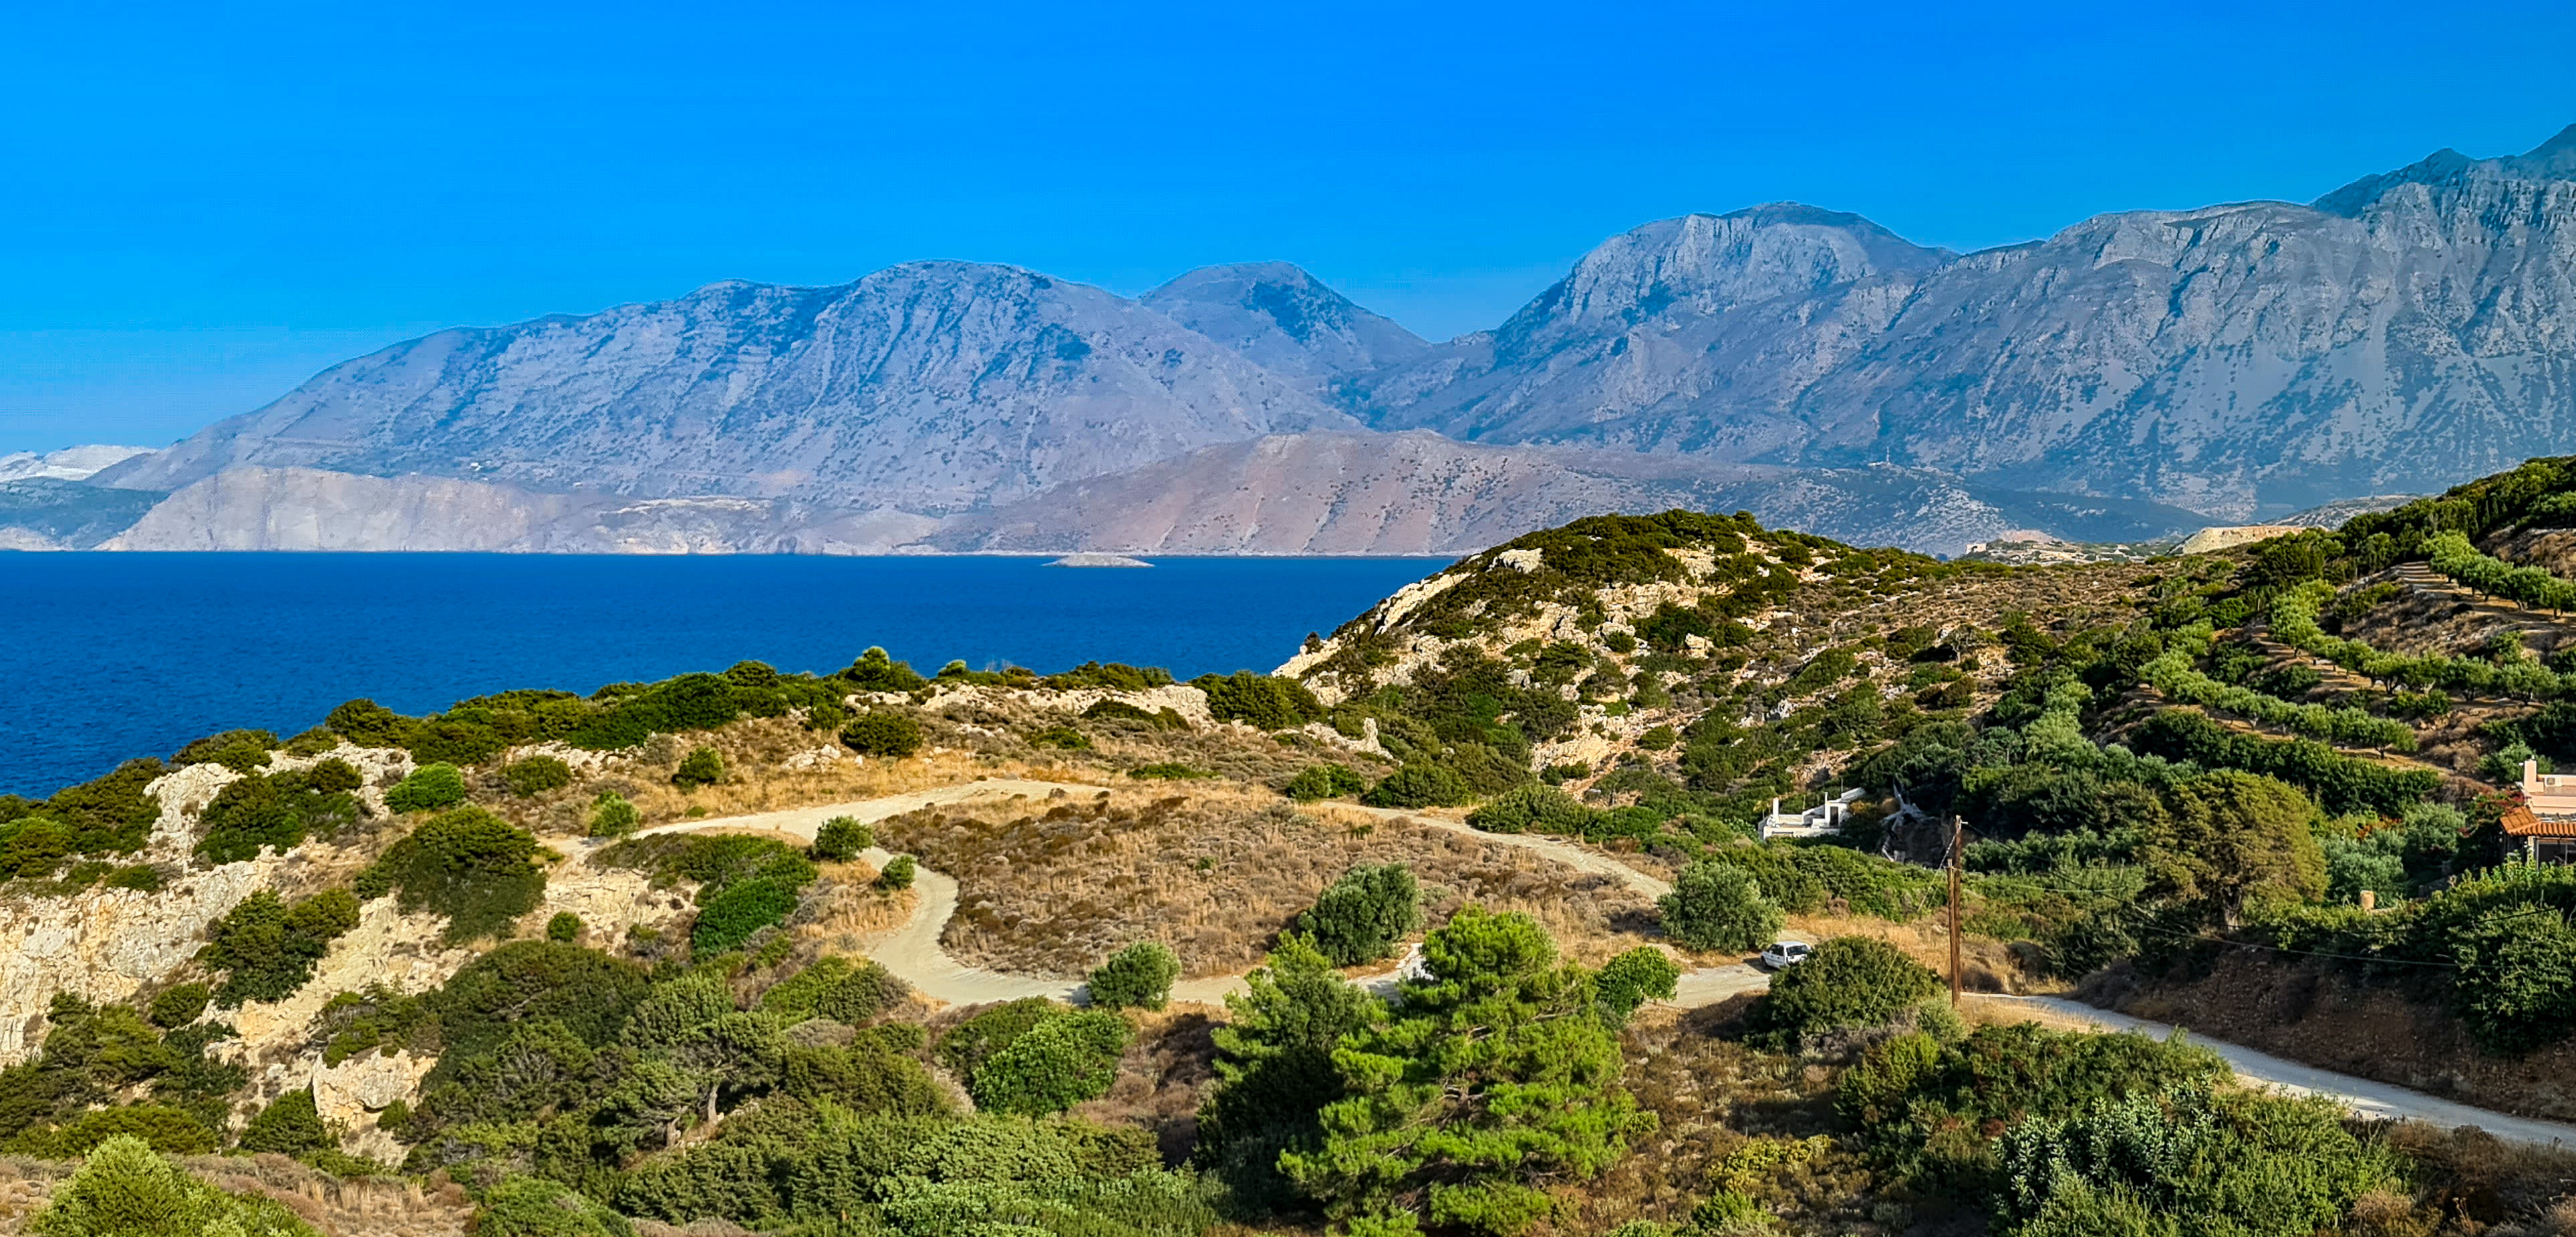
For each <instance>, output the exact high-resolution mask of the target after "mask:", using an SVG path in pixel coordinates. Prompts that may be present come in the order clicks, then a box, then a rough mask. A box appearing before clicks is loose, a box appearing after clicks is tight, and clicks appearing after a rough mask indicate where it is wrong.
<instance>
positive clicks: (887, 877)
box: [877, 855, 917, 890]
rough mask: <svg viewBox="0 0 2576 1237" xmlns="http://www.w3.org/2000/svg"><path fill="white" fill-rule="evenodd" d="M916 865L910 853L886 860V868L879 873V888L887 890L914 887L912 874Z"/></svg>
mask: <svg viewBox="0 0 2576 1237" xmlns="http://www.w3.org/2000/svg"><path fill="white" fill-rule="evenodd" d="M916 866H917V865H916V864H914V862H913V859H912V856H910V855H897V856H895V857H894V858H892V859H888V860H886V865H885V867H884V869H883V870H881V871H879V872H878V873H877V888H879V889H886V890H895V889H910V888H912V874H913V870H914V868H915V867H916Z"/></svg>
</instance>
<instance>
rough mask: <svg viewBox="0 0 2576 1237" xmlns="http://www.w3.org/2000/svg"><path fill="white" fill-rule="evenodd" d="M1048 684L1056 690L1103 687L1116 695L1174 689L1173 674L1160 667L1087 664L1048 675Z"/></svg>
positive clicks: (1046, 680)
mask: <svg viewBox="0 0 2576 1237" xmlns="http://www.w3.org/2000/svg"><path fill="white" fill-rule="evenodd" d="M1045 685H1046V686H1047V687H1049V688H1052V689H1054V690H1056V691H1074V690H1077V689H1080V688H1085V687H1100V688H1107V689H1108V690H1110V691H1114V692H1143V691H1152V690H1154V689H1155V688H1157V687H1169V686H1171V685H1172V672H1171V671H1169V670H1165V669H1163V668H1162V667H1160V666H1130V665H1126V664H1123V663H1120V662H1114V661H1111V662H1099V661H1087V662H1084V663H1082V664H1081V665H1079V666H1075V667H1074V668H1073V669H1071V670H1067V671H1065V672H1063V673H1061V674H1050V675H1048V676H1046V679H1045Z"/></svg>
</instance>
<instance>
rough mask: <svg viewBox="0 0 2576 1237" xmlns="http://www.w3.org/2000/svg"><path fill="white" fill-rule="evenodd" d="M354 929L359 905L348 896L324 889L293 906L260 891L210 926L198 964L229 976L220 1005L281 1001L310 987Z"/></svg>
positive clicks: (342, 891) (218, 990) (220, 989)
mask: <svg viewBox="0 0 2576 1237" xmlns="http://www.w3.org/2000/svg"><path fill="white" fill-rule="evenodd" d="M356 926H358V900H357V899H356V898H355V897H352V896H350V894H349V891H348V890H345V889H326V890H324V891H322V892H321V893H317V894H315V895H313V896H312V897H309V898H305V899H302V900H300V901H298V902H296V903H294V904H292V905H289V904H288V903H287V902H286V901H285V899H283V898H280V897H278V896H277V894H276V892H275V891H274V890H268V889H262V890H260V891H258V892H256V893H253V894H252V895H250V896H249V897H247V898H244V899H242V901H241V903H240V905H237V906H235V907H233V909H232V910H231V911H230V912H228V913H226V914H225V915H224V917H223V918H221V919H218V920H216V921H215V922H214V923H212V924H209V925H207V927H206V938H207V943H206V947H205V948H204V949H201V950H199V951H198V952H197V960H198V961H199V962H201V963H204V964H205V966H206V967H207V968H208V969H210V970H218V971H225V972H228V973H227V974H226V975H225V976H224V981H223V983H222V985H221V986H219V987H217V988H216V989H215V991H214V995H213V1000H214V1003H215V1004H217V1005H221V1006H224V1007H225V1008H228V1009H229V1008H232V1007H234V1006H238V1005H240V1004H241V1003H242V1002H244V1001H282V1000H285V999H286V998H288V997H290V996H293V995H295V993H296V991H297V990H298V989H301V988H302V987H303V986H304V985H305V984H307V983H309V982H311V981H312V979H313V971H314V968H315V967H316V966H318V965H319V964H320V963H321V961H322V955H324V954H325V953H328V952H330V949H331V942H332V941H334V940H337V939H339V938H340V936H341V935H342V934H344V933H346V932H347V931H348V930H349V929H351V928H354V927H356ZM174 1012H175V1011H174Z"/></svg>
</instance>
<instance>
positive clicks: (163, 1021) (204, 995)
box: [144, 984, 214, 1031]
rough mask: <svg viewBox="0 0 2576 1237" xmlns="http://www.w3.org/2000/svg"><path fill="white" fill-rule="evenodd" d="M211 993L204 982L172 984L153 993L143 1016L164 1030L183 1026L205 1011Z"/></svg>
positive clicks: (211, 996)
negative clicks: (150, 1002)
mask: <svg viewBox="0 0 2576 1237" xmlns="http://www.w3.org/2000/svg"><path fill="white" fill-rule="evenodd" d="M213 995H214V994H213V993H212V992H211V991H209V990H208V989H207V987H206V986H205V985H204V984H174V985H172V986H170V987H167V988H164V989H162V990H161V991H159V992H157V993H154V994H153V996H152V1004H151V1005H150V1007H148V1008H147V1009H146V1010H145V1013H144V1016H145V1017H147V1018H150V1019H151V1020H152V1025H154V1026H156V1027H159V1028H161V1029H162V1030H164V1031H167V1030H171V1029H174V1028H177V1027H184V1026H186V1025H188V1024H189V1023H191V1022H195V1021H196V1020H197V1018H198V1016H199V1015H201V1014H203V1013H205V1012H206V1003H207V1002H208V1001H209V1000H211V999H212V998H213Z"/></svg>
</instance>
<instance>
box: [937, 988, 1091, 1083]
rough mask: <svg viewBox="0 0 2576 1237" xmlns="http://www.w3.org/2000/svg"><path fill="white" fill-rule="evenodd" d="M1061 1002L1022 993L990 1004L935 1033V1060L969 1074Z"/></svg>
mask: <svg viewBox="0 0 2576 1237" xmlns="http://www.w3.org/2000/svg"><path fill="white" fill-rule="evenodd" d="M1062 1008H1063V1007H1062V1006H1059V1005H1057V1004H1056V1003H1055V1002H1053V1001H1050V1000H1048V999H1046V998H1045V997H1041V996H1033V997H1023V998H1021V999H1020V1000H1017V1001H1008V1002H1004V1003H1003V1004H1000V1005H996V1006H993V1007H992V1008H990V1009H986V1010H984V1011H982V1012H981V1013H978V1014H976V1015H975V1016H974V1017H971V1018H968V1019H967V1020H966V1021H964V1022H961V1023H958V1024H957V1025H956V1026H953V1027H950V1028H949V1029H948V1033H947V1034H945V1035H942V1036H940V1037H939V1046H938V1048H937V1049H936V1051H935V1053H934V1055H936V1056H937V1057H938V1058H939V1064H940V1066H941V1067H942V1068H944V1069H946V1070H947V1071H948V1072H949V1073H952V1074H955V1075H957V1076H958V1077H961V1078H965V1077H972V1076H973V1075H974V1073H975V1071H976V1070H977V1069H980V1068H982V1066H983V1064H984V1062H985V1061H986V1060H987V1059H989V1058H990V1057H992V1055H993V1054H995V1053H997V1052H1000V1051H1001V1050H1002V1049H1004V1048H1006V1047H1009V1046H1010V1044H1011V1042H1012V1041H1013V1040H1016V1039H1018V1038H1019V1037H1021V1036H1023V1035H1026V1034H1028V1033H1029V1028H1031V1027H1034V1026H1036V1025H1037V1024H1039V1023H1041V1022H1044V1021H1046V1020H1047V1019H1048V1018H1050V1017H1053V1016H1054V1015H1055V1014H1056V1013H1058V1012H1060V1011H1061V1010H1062Z"/></svg>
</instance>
